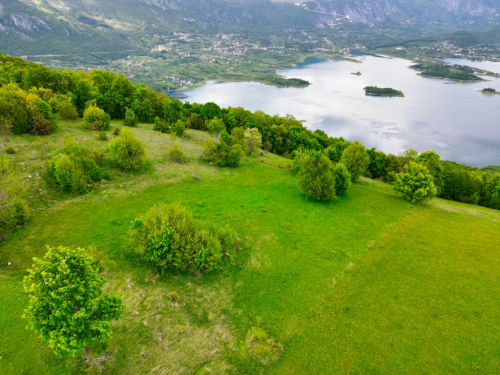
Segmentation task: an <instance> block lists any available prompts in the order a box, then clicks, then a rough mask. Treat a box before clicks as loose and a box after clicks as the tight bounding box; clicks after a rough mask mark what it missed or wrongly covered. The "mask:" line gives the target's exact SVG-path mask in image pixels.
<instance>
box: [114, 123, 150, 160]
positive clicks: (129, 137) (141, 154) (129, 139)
mask: <svg viewBox="0 0 500 375" xmlns="http://www.w3.org/2000/svg"><path fill="white" fill-rule="evenodd" d="M108 150H109V153H110V154H111V156H112V157H113V158H114V159H115V161H116V162H117V163H118V165H119V166H121V167H122V168H125V169H139V168H141V167H142V166H143V165H144V163H145V162H146V149H145V148H144V145H143V144H142V143H141V142H140V141H139V140H138V139H137V138H136V137H135V135H134V133H132V132H131V131H130V130H129V129H123V130H122V131H121V132H120V135H119V137H118V138H117V139H113V140H112V141H111V142H109V145H108Z"/></svg>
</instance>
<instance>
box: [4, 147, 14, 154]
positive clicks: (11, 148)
mask: <svg viewBox="0 0 500 375" xmlns="http://www.w3.org/2000/svg"><path fill="white" fill-rule="evenodd" d="M5 152H6V153H7V154H11V155H12V154H15V153H16V150H14V147H12V146H9V147H7V148H6V149H5Z"/></svg>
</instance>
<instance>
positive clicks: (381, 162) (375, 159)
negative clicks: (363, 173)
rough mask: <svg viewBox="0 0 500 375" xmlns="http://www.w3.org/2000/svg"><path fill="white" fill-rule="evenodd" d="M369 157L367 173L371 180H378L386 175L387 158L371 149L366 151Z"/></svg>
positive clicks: (380, 152)
mask: <svg viewBox="0 0 500 375" xmlns="http://www.w3.org/2000/svg"><path fill="white" fill-rule="evenodd" d="M366 152H367V153H368V156H369V157H370V163H369V164H368V169H367V172H368V173H369V175H370V177H371V178H373V179H379V178H382V177H384V176H385V175H386V174H387V156H386V155H385V154H384V153H383V152H382V151H375V148H371V149H369V150H367V151H366Z"/></svg>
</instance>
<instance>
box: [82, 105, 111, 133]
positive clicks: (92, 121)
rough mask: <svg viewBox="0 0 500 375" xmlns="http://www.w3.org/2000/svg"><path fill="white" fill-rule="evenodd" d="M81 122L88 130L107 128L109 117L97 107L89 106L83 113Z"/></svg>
mask: <svg viewBox="0 0 500 375" xmlns="http://www.w3.org/2000/svg"><path fill="white" fill-rule="evenodd" d="M83 122H84V124H85V125H86V126H87V128H89V129H90V130H98V131H99V130H107V129H108V128H109V124H110V123H111V118H110V116H109V115H108V114H107V113H106V112H104V111H103V110H102V109H100V108H99V107H95V106H90V107H88V108H87V109H86V110H85V112H84V113H83Z"/></svg>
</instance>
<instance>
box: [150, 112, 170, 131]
mask: <svg viewBox="0 0 500 375" xmlns="http://www.w3.org/2000/svg"><path fill="white" fill-rule="evenodd" d="M153 130H154V131H159V132H162V133H170V124H169V123H168V122H166V121H164V120H162V119H161V118H159V117H158V116H157V117H155V123H154V126H153Z"/></svg>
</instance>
